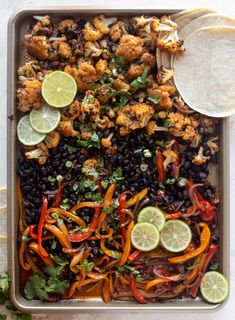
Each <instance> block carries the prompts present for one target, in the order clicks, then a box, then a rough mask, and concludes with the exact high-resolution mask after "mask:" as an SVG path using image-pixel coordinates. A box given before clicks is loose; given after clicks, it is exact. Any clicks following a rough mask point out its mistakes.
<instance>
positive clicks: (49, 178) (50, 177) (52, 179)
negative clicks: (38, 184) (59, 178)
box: [48, 176, 56, 182]
mask: <svg viewBox="0 0 235 320" xmlns="http://www.w3.org/2000/svg"><path fill="white" fill-rule="evenodd" d="M48 181H49V182H55V181H56V179H55V178H53V177H52V176H49V177H48Z"/></svg>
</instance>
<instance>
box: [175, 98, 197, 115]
mask: <svg viewBox="0 0 235 320" xmlns="http://www.w3.org/2000/svg"><path fill="white" fill-rule="evenodd" d="M173 106H174V107H175V108H176V109H177V110H179V111H180V112H182V113H184V114H191V113H194V112H195V111H194V110H192V109H191V108H189V106H188V105H187V104H186V103H185V102H184V101H183V99H182V98H181V97H180V96H179V97H175V98H174V100H173Z"/></svg>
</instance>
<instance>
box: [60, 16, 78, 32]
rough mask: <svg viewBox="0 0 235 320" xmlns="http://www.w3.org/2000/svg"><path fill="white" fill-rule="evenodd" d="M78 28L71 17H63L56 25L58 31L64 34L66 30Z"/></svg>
mask: <svg viewBox="0 0 235 320" xmlns="http://www.w3.org/2000/svg"><path fill="white" fill-rule="evenodd" d="M77 28H78V24H77V23H76V22H75V21H74V20H73V19H64V20H62V21H60V23H59V25H58V31H59V32H60V33H62V34H66V33H67V32H68V31H74V30H76V29H77Z"/></svg>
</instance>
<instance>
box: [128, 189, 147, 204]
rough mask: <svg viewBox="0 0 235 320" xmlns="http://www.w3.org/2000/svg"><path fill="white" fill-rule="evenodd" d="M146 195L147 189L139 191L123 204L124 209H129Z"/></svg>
mask: <svg viewBox="0 0 235 320" xmlns="http://www.w3.org/2000/svg"><path fill="white" fill-rule="evenodd" d="M147 193H148V188H145V189H143V190H141V191H140V192H139V193H137V194H136V195H135V196H134V197H132V198H130V199H129V200H127V201H126V203H125V208H130V207H132V206H134V205H135V204H136V202H137V201H141V200H142V199H143V198H144V197H145V196H146V195H147Z"/></svg>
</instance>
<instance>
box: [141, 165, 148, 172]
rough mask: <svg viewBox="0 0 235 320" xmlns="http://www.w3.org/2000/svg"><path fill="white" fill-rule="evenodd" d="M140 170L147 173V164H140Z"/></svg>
mask: <svg viewBox="0 0 235 320" xmlns="http://www.w3.org/2000/svg"><path fill="white" fill-rule="evenodd" d="M140 170H141V171H142V172H145V171H147V170H148V164H146V163H142V164H141V165H140Z"/></svg>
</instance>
